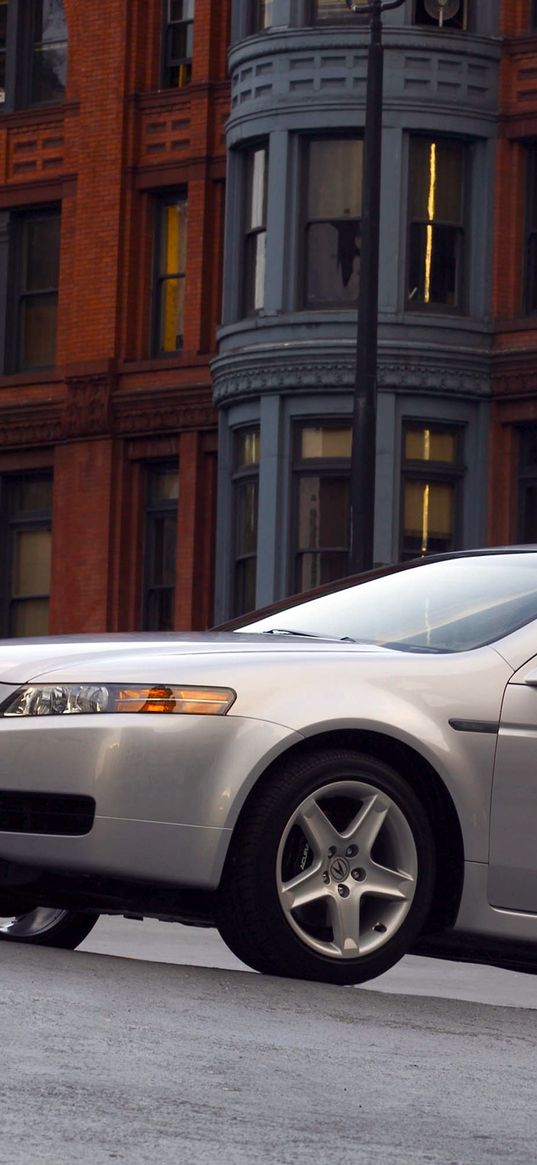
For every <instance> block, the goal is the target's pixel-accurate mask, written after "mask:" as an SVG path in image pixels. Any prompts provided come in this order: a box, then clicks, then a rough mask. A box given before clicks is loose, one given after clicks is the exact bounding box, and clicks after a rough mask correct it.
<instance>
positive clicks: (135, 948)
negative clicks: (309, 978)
mask: <svg viewBox="0 0 537 1165" xmlns="http://www.w3.org/2000/svg"><path fill="white" fill-rule="evenodd" d="M81 950H87V951H95V952H98V953H100V954H105V955H122V956H124V957H127V958H133V959H145V960H149V961H150V962H153V961H156V962H160V963H183V964H185V965H188V966H194V967H216V968H220V969H221V970H229V971H239V970H240V971H244V970H248V969H249V968H247V967H245V966H244V963H240V962H239V960H238V959H236V958H235V956H234V955H232V954H231V951H229V950H228V949H227V947H226V946H225V945H224V943H223V942H222V940H221V938H220V936H219V935H218V933H217V931H215V930H201V929H197V928H194V927H189V926H173V925H169V924H168V923H163V922H153V921H152V920H149V919H147V920H145V921H144V922H135V921H133V920H130V919H129V920H127V919H125V918H104V917H102V918H100V919H99V922H98V923H97V926H96V927H95V929H94V930H93V931H92V932H91V934H90V935H89V938H87V939H86V941H85V943H83V945H82V947H81ZM360 990H370V991H387V992H389V993H390V994H398V995H424V996H436V997H438V998H442V999H467V1000H468V1001H469V1002H471V1003H493V1004H496V1005H499V1006H502V1007H531V1008H537V975H529V974H525V975H524V974H519V973H518V972H514V971H503V970H500V969H499V968H497V967H486V966H477V965H472V964H469V963H455V962H451V961H447V960H444V959H424V958H418V957H416V956H409V957H408V958H406V959H402V960H401V962H400V963H398V964H397V966H396V967H392V969H391V971H388V972H387V973H386V974H385V975H381V977H380V978H379V979H373V980H372V981H371V982H370V983H366V984H364V987H363V988H360ZM536 1161H537V1153H536Z"/></svg>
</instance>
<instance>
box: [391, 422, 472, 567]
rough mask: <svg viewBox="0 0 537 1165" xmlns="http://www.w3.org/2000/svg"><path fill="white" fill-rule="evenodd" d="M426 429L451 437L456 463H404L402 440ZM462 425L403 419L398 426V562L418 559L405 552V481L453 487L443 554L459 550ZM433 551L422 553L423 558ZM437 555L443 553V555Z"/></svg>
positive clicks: (462, 466)
mask: <svg viewBox="0 0 537 1165" xmlns="http://www.w3.org/2000/svg"><path fill="white" fill-rule="evenodd" d="M420 428H422V429H429V430H430V432H431V433H453V435H454V437H455V442H456V459H455V461H454V462H452V463H450V462H448V461H432V460H431V461H424V460H418V459H414V460H413V459H410V458H409V459H407V458H406V457H405V438H406V435H407V433H408V432H409V430H416V429H420ZM464 440H465V425H464V424H460V423H457V422H456V421H445V422H444V421H439V420H434V421H433V420H428V419H427V418H423V417H405V418H404V419H403V421H402V423H401V474H400V482H401V485H400V507H399V540H398V542H399V545H398V562H409V561H411V559H412V558H416V557H420V555H419V554H415V553H413V552H410V551H408V552H407V551H405V548H404V539H405V484H406V482H407V481H418V482H424V483H427V482H434V483H435V484H442V485H444V484H450V485H451V484H453V485H454V491H453V546H450V547H449V548H448V549H447V550H446V553H451V551H453V550H460V549H461V548H462V534H463V518H464V509H463V506H464V496H463V495H464V478H465V474H466V465H465V461H464ZM428 553H430V554H434V553H436V551H434V550H431V551H425V553H424V554H423V557H426V556H427V554H428ZM439 553H444V551H442V552H440V551H439Z"/></svg>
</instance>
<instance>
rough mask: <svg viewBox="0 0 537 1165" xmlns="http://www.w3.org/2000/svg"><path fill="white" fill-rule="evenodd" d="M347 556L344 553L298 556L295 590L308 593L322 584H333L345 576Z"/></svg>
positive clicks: (332, 552)
mask: <svg viewBox="0 0 537 1165" xmlns="http://www.w3.org/2000/svg"><path fill="white" fill-rule="evenodd" d="M347 569H348V556H347V552H346V551H344V552H343V551H338V552H337V553H336V552H334V551H324V552H323V553H321V554H300V555H299V556H298V566H297V577H296V583H295V586H296V589H297V590H298V591H309V590H311V589H312V588H313V587H317V586H321V585H322V584H323V583H329V582H334V581H335V580H336V579H337V578H343V577H344V575H345V574H347Z"/></svg>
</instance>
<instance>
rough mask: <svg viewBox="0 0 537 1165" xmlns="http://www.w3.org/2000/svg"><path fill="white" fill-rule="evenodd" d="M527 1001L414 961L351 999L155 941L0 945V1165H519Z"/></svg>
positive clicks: (188, 935)
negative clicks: (63, 946) (76, 947)
mask: <svg viewBox="0 0 537 1165" xmlns="http://www.w3.org/2000/svg"><path fill="white" fill-rule="evenodd" d="M102 952H107V953H102ZM118 956H119V957H118ZM125 956H127V957H125ZM535 988H537V977H535V976H532V975H525V974H520V973H515V972H510V971H503V970H498V969H495V968H486V967H474V966H471V965H464V964H453V963H447V962H444V961H439V960H429V959H421V958H420V959H417V958H408V959H406V960H404V961H403V963H402V964H400V966H399V967H398V968H395V969H394V970H393V971H391V972H389V973H388V974H387V975H385V976H383V978H382V979H379V980H376V981H375V982H374V983H372V984H369V985H368V986H367V987H366V988H337V987H330V986H325V985H322V984H305V983H302V982H293V981H290V980H284V979H281V980H278V979H274V978H270V977H264V976H260V975H255V974H252V973H249V972H247V971H246V970H245V969H243V968H242V967H241V964H240V963H238V962H237V961H236V960H234V959H233V958H232V956H231V955H229V954H228V952H227V951H226V948H225V947H224V946H223V944H221V943H220V940H219V939H218V936H217V935H215V933H214V932H212V931H198V932H195V931H192V930H190V928H183V927H173V926H169V925H167V924H164V923H156V922H155V923H153V922H147V923H139V922H135V921H125V920H114V919H102V920H101V921H100V922H99V923H98V926H97V928H96V929H95V931H94V932H93V934H92V935H90V937H89V938H88V939H87V940H86V943H85V944H84V947H83V948H81V950H80V951H78V952H74V953H71V952H62V951H53V950H38V949H36V948H29V947H26V948H25V947H21V946H16V945H11V944H7V943H5V944H2V945H1V950H0V1032H1V1036H2V1057H1V1059H0V1097H1V1110H0V1111H1V1114H2V1121H1V1128H2V1136H1V1138H0V1161H1V1162H2V1165H4V1163H5V1165H8V1163H9V1165H30V1163H31V1165H34V1163H37V1162H39V1163H40V1165H41V1162H43V1163H51V1165H52V1163H53V1165H72V1163H74V1162H76V1163H77V1165H78V1163H82V1165H104V1163H109V1162H115V1161H118V1162H121V1161H124V1162H128V1163H129V1165H145V1163H146V1162H147V1163H148V1165H149V1163H151V1165H168V1163H170V1165H172V1163H173V1165H176V1163H178V1165H182V1163H183V1162H185V1163H188V1165H191V1163H192V1165H201V1163H204V1165H205V1163H207V1165H208V1163H212V1162H215V1163H218V1165H220V1163H222V1165H227V1163H229V1165H235V1163H237V1165H263V1163H264V1162H270V1163H277V1165H306V1163H307V1165H324V1163H325V1162H326V1163H328V1162H330V1163H332V1162H334V1163H337V1165H347V1163H349V1165H350V1163H352V1165H424V1163H430V1165H483V1163H485V1162H486V1163H492V1162H494V1165H508V1163H515V1162H516V1163H517V1165H532V1163H534V1162H537V1104H536V1101H535V1092H536V1080H537V1014H536V1005H537V1004H536V1000H537V992H536V990H535ZM492 1004H494V1006H492Z"/></svg>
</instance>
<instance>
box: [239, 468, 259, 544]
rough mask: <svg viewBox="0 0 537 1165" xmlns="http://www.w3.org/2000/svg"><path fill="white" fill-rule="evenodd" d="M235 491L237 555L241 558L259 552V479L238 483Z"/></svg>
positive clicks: (249, 479)
mask: <svg viewBox="0 0 537 1165" xmlns="http://www.w3.org/2000/svg"><path fill="white" fill-rule="evenodd" d="M235 490H236V494H235V502H236V521H237V536H236V553H237V556H238V557H240V556H242V555H244V554H255V553H256V551H257V510H258V505H257V494H258V491H257V478H248V479H246V480H245V481H239V482H237V484H236V487H235Z"/></svg>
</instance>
